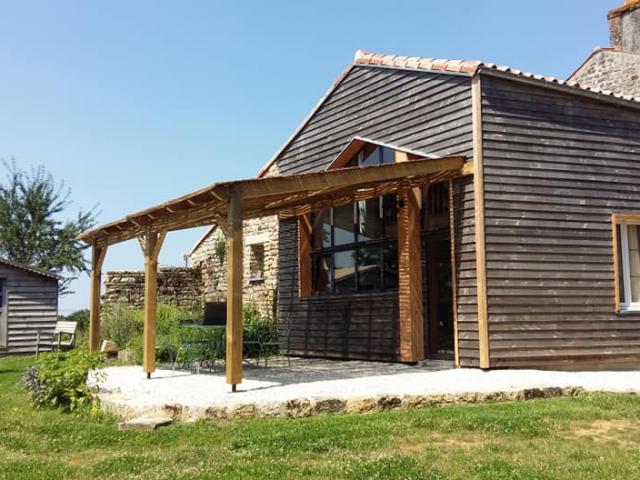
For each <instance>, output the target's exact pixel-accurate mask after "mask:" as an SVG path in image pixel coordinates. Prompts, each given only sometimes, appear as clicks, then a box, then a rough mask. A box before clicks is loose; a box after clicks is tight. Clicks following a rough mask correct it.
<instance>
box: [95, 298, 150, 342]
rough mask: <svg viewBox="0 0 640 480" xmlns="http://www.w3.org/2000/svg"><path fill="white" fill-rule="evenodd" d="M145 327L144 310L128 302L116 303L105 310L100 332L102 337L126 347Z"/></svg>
mask: <svg viewBox="0 0 640 480" xmlns="http://www.w3.org/2000/svg"><path fill="white" fill-rule="evenodd" d="M143 327H144V316H143V313H142V310H135V309H133V308H131V307H129V306H128V305H126V304H115V305H111V306H110V307H109V309H107V310H106V311H105V314H104V316H103V319H102V322H101V325H100V328H101V332H100V333H101V336H102V338H104V339H107V340H111V341H113V342H116V343H117V344H118V345H119V346H120V347H126V346H128V344H129V342H130V341H131V339H132V338H134V337H135V336H137V335H142V330H143Z"/></svg>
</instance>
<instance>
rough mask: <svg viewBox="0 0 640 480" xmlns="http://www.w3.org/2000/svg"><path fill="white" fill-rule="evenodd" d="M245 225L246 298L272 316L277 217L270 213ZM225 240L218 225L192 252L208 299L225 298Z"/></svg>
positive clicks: (274, 290)
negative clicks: (268, 215)
mask: <svg viewBox="0 0 640 480" xmlns="http://www.w3.org/2000/svg"><path fill="white" fill-rule="evenodd" d="M243 229H244V231H243V239H244V251H243V264H244V271H243V277H244V282H243V302H244V304H245V305H247V304H253V305H255V307H256V308H257V310H258V311H259V312H260V313H261V314H262V315H264V316H267V317H273V314H274V299H275V295H276V286H277V276H278V219H277V217H275V216H270V217H262V218H255V219H251V220H245V221H244V223H243ZM224 242H225V239H224V235H223V234H222V231H221V230H220V229H219V228H216V229H214V230H213V231H212V232H211V233H210V234H209V236H208V237H207V238H206V239H205V240H203V241H202V242H201V243H200V245H198V247H197V248H196V249H195V250H194V251H193V252H192V253H191V262H192V264H193V266H194V267H196V268H199V269H200V270H201V271H202V288H203V294H204V299H205V301H226V295H227V259H226V248H224V249H223V248H222V246H223V245H225V243H224ZM221 250H222V252H223V253H222V256H221V255H220V253H221Z"/></svg>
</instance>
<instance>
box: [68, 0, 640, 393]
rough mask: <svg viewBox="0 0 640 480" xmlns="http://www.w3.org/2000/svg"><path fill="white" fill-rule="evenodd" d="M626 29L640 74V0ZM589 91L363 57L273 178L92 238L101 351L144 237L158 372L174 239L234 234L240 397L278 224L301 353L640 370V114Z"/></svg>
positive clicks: (519, 76) (192, 199) (290, 318)
mask: <svg viewBox="0 0 640 480" xmlns="http://www.w3.org/2000/svg"><path fill="white" fill-rule="evenodd" d="M614 13H615V15H614V16H613V17H612V18H615V19H616V20H615V22H617V23H616V25H617V27H616V28H618V29H622V30H623V31H622V34H620V35H622V38H624V39H626V41H627V43H625V45H631V47H629V48H631V49H634V48H636V49H637V51H631V52H627V53H630V54H631V55H635V56H638V55H639V54H640V42H636V43H634V42H632V41H629V40H628V37H629V35H631V36H633V35H637V34H638V33H637V32H640V29H638V25H640V1H638V0H634V1H631V2H627V3H626V5H625V6H624V7H622V8H621V9H617V10H616V11H615V12H614ZM620 18H622V19H623V20H624V21H619V20H620ZM634 32H635V33H634ZM618 34H619V32H618V30H616V35H618ZM625 48H626V47H625ZM634 58H635V57H632V59H631V60H628V58H627V57H625V60H624V61H625V62H627V61H634V60H633V59H634ZM587 63H588V62H587ZM585 65H586V64H585ZM594 68H596V67H594ZM589 72H590V68H589V67H588V66H586V67H584V68H581V69H580V71H579V72H576V74H575V75H576V76H578V77H580V76H584V78H585V81H584V83H581V82H578V81H576V80H575V79H574V80H559V79H555V78H551V77H545V76H540V75H533V74H530V73H526V72H522V71H519V70H517V69H513V68H509V67H503V66H498V65H494V64H490V63H486V62H481V61H463V60H443V59H433V58H425V57H406V56H396V55H383V54H374V53H368V52H362V51H359V52H357V53H356V56H355V60H354V62H353V63H352V64H351V65H349V66H348V68H347V69H346V70H345V71H344V72H343V73H342V74H341V75H340V76H339V78H338V79H337V80H336V81H335V82H334V84H333V85H332V86H331V88H330V89H329V91H328V92H327V94H326V95H325V96H324V97H323V98H322V99H321V100H320V102H319V103H318V105H317V106H316V107H315V108H314V109H313V111H312V112H311V113H310V115H309V116H308V117H307V118H306V120H305V121H304V122H303V123H302V124H301V125H300V126H299V128H298V129H297V130H296V131H295V132H294V133H293V135H292V136H291V138H290V139H289V140H288V141H287V142H286V143H285V144H284V146H283V147H282V148H281V149H280V151H279V152H277V154H276V155H275V156H274V157H273V158H272V159H271V160H270V161H269V162H268V163H267V164H266V165H265V166H264V168H263V169H262V170H261V172H260V174H259V178H258V179H249V180H239V181H236V182H225V183H218V184H213V185H211V186H209V187H206V188H204V189H202V190H199V191H197V192H193V193H191V194H189V195H186V196H183V197H179V198H176V199H175V200H171V201H169V202H166V203H164V204H161V205H158V206H156V207H152V208H150V209H147V210H144V211H141V212H137V213H134V214H132V215H128V216H127V217H125V218H123V219H121V220H118V221H115V222H112V223H109V224H106V225H103V226H101V227H98V228H96V229H94V230H91V231H89V232H85V233H84V234H83V236H82V237H81V238H82V239H83V240H85V241H86V242H87V243H89V244H91V245H92V246H93V251H94V266H97V268H94V283H93V285H94V291H93V294H92V295H93V296H92V298H93V299H94V303H93V307H92V322H91V323H92V328H91V330H92V331H93V332H94V333H93V336H92V342H93V343H92V346H94V347H97V331H98V328H99V286H100V284H99V278H100V277H99V274H100V272H99V269H100V265H101V263H102V260H103V258H104V254H105V251H106V248H107V247H108V246H109V245H111V244H113V243H117V242H121V241H124V240H128V239H132V238H135V237H140V238H141V242H142V245H143V252H144V255H145V257H146V259H147V263H146V268H147V271H146V276H145V278H146V281H147V287H148V288H147V289H146V292H147V293H148V294H147V297H146V303H145V309H146V313H147V317H146V318H147V322H148V329H147V330H146V331H147V332H148V333H147V340H146V343H145V349H146V355H145V371H146V372H147V373H150V372H152V371H153V370H154V369H155V360H154V348H153V347H154V327H153V325H154V323H155V301H156V300H155V299H156V297H155V295H156V294H155V281H156V280H155V278H156V268H157V255H158V252H159V249H160V246H161V245H162V240H163V239H164V236H165V235H166V233H167V232H170V231H173V230H178V229H183V228H189V227H194V226H200V225H207V224H208V225H212V224H217V225H218V226H219V227H220V228H221V230H222V231H223V233H224V234H225V236H226V237H227V249H228V258H229V261H228V264H227V275H228V286H229V290H228V292H227V299H228V300H227V301H228V316H227V321H228V326H227V380H228V382H229V383H231V384H234V385H235V384H236V383H239V381H240V380H241V379H242V374H241V372H242V349H241V348H242V337H241V322H242V320H241V305H242V296H243V285H244V283H243V271H244V270H246V269H245V268H243V267H244V264H243V251H244V250H245V248H244V247H245V246H246V245H243V236H242V235H243V234H242V231H243V220H244V221H245V222H247V221H253V222H263V223H265V224H268V222H267V221H266V220H263V218H274V217H273V216H274V215H275V216H277V238H278V252H277V257H278V261H277V265H278V266H277V271H276V273H275V274H276V277H277V312H278V315H277V317H278V321H279V322H280V334H281V335H280V339H281V340H280V341H281V346H282V349H283V351H284V352H286V353H288V354H291V355H301V356H321V357H331V358H347V359H377V360H391V361H401V362H417V361H421V360H424V359H436V358H437V359H450V360H451V361H453V362H454V363H455V364H456V365H458V366H461V367H480V368H483V369H488V368H503V367H537V368H544V367H559V366H561V367H572V368H574V367H575V368H587V367H588V368H592V367H594V366H596V367H601V366H606V367H612V366H618V365H629V364H632V365H637V362H638V361H639V360H640V246H639V245H640V182H639V180H640V98H639V97H637V96H634V95H626V94H625V93H624V91H609V90H602V89H601V88H599V85H598V81H597V79H598V78H600V80H603V78H604V77H605V75H602V72H601V74H600V76H599V77H598V76H597V75H591V74H589ZM605 73H606V72H605ZM636 81H638V80H637V76H636ZM603 82H604V80H603ZM623 83H624V82H623ZM270 216H271V217H270ZM256 219H257V220H256ZM245 226H246V223H245ZM204 243H206V242H204ZM245 280H246V278H245Z"/></svg>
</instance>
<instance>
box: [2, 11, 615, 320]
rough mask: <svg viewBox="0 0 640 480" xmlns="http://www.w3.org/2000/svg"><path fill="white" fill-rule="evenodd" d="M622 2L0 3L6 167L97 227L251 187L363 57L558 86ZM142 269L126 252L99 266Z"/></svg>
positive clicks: (184, 242) (71, 302)
mask: <svg viewBox="0 0 640 480" xmlns="http://www.w3.org/2000/svg"><path fill="white" fill-rule="evenodd" d="M618 4H622V0H562V1H558V0H555V1H548V0H537V1H535V2H533V1H519V2H514V1H507V0H503V1H497V0H491V1H479V0H468V1H464V0H456V1H455V2H454V1H446V2H445V1H437V2H436V1H427V0H422V1H402V0H396V1H377V0H368V1H352V2H348V1H345V0H343V1H334V0H330V1H327V0H324V1H321V2H312V1H304V2H301V1H289V2H285V1H264V2H257V1H256V2H252V1H244V2H232V1H228V2H224V3H223V2H215V1H202V2H199V1H181V2H179V1H174V2H168V1H139V0H137V1H108V2H107V1H92V2H89V1H74V2H71V1H62V0H56V1H48V2H32V1H26V0H20V1H4V0H2V1H0V31H1V32H2V41H1V42H0V72H1V73H0V158H4V159H10V158H15V159H16V161H17V163H18V165H20V166H21V167H24V168H29V167H30V166H31V165H37V164H44V165H45V166H46V167H47V169H48V170H50V171H51V172H52V173H53V175H54V176H55V177H56V178H59V179H64V181H65V182H66V184H67V185H68V186H70V187H71V188H72V190H73V194H72V199H73V201H74V205H73V209H77V208H84V209H88V208H91V207H92V206H93V205H95V204H99V205H100V207H99V208H100V211H101V213H100V215H99V219H98V220H99V222H106V221H110V220H114V219H116V218H120V217H122V216H123V215H125V214H127V213H131V212H133V211H136V210H139V209H142V208H146V207H148V206H151V205H154V204H156V203H159V202H162V201H164V200H167V199H170V198H173V197H176V196H179V195H182V194H184V193H187V192H189V191H191V190H194V189H196V188H199V187H202V186H205V185H207V184H209V183H213V182H215V181H218V180H225V179H233V178H246V177H252V176H254V175H255V174H256V172H257V171H258V169H259V168H260V166H262V165H263V164H264V163H265V162H266V161H267V160H268V159H269V158H270V157H271V156H272V155H273V153H274V152H275V151H276V150H277V149H278V147H279V146H280V145H281V144H282V143H283V142H284V141H285V140H286V139H287V138H288V137H289V135H290V134H291V132H292V131H293V130H294V128H295V127H296V126H297V125H298V123H299V122H300V121H301V120H302V119H303V118H304V117H305V116H306V114H307V113H308V111H309V110H310V109H311V108H312V107H313V105H315V103H316V102H317V101H318V99H319V98H320V97H321V96H322V94H323V93H324V92H325V91H326V89H327V88H328V87H329V86H330V84H331V83H332V81H333V80H334V79H335V77H336V76H337V75H338V74H339V73H340V72H341V71H342V70H343V69H344V68H345V67H346V66H347V65H348V64H349V63H350V62H351V61H352V59H353V54H354V52H355V51H356V50H357V49H363V50H369V51H379V52H384V53H395V54H402V55H417V56H432V57H438V58H452V59H461V58H465V59H481V60H485V61H490V62H495V63H500V64H507V65H510V66H513V67H517V68H520V69H522V70H528V71H533V72H536V73H542V74H546V75H553V76H557V77H561V78H564V77H566V76H567V75H569V74H570V73H571V72H572V71H573V69H574V68H575V67H577V66H578V65H579V64H580V62H581V61H582V60H583V59H584V58H585V57H586V56H587V55H588V54H589V52H590V51H591V50H592V49H593V48H594V47H595V46H598V45H600V46H605V45H607V44H608V34H607V22H606V12H607V10H609V9H610V8H613V7H616V6H619V5H618ZM0 168H1V167H0ZM0 173H2V172H0ZM70 213H72V212H71V211H70ZM200 235H202V229H198V230H191V231H186V232H180V233H171V234H169V235H168V237H167V241H166V242H165V246H164V248H163V251H162V254H161V255H160V263H161V264H165V265H180V264H182V262H183V260H182V255H183V253H184V252H187V251H189V250H190V248H191V246H192V245H193V243H194V242H195V241H196V240H197V239H198V238H199V237H200ZM142 265H143V259H142V254H141V252H140V248H139V246H138V244H137V242H128V243H125V244H121V245H117V246H114V247H112V248H111V249H110V251H109V253H108V254H107V258H106V261H105V266H104V270H105V271H107V270H113V269H128V268H132V269H138V268H142ZM74 287H75V290H76V292H77V293H76V294H75V295H71V296H66V297H63V299H62V300H61V306H60V307H61V312H62V313H68V312H70V311H72V310H74V309H77V308H84V307H86V306H87V305H88V299H89V295H88V278H87V277H86V276H83V277H82V278H81V279H80V280H78V281H77V282H76V284H75V285H74Z"/></svg>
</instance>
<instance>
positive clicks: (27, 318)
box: [0, 258, 60, 355]
mask: <svg viewBox="0 0 640 480" xmlns="http://www.w3.org/2000/svg"><path fill="white" fill-rule="evenodd" d="M59 280H60V277H59V276H58V275H56V274H55V273H52V272H48V271H46V270H41V269H38V268H34V267H30V266H28V265H23V264H21V263H17V262H13V261H11V260H6V259H3V258H0V355H2V354H9V353H31V352H34V351H35V347H36V335H37V332H38V331H40V332H41V333H43V334H46V333H49V334H50V333H52V332H53V329H54V328H55V324H56V321H57V319H58V281H59Z"/></svg>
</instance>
